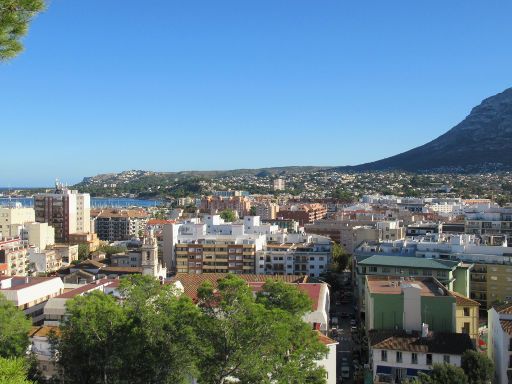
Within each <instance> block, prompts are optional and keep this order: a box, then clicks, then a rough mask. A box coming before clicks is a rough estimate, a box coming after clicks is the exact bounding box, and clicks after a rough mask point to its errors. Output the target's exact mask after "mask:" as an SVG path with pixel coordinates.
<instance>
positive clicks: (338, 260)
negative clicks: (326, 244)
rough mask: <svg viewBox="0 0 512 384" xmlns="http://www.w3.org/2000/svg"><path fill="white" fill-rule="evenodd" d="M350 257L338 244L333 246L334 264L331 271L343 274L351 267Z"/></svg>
mask: <svg viewBox="0 0 512 384" xmlns="http://www.w3.org/2000/svg"><path fill="white" fill-rule="evenodd" d="M349 261H350V255H349V254H348V253H347V252H346V251H345V249H344V248H343V247H342V246H341V245H340V244H338V243H334V244H333V245H332V264H331V270H332V271H334V272H343V271H344V270H345V268H347V266H348V265H349Z"/></svg>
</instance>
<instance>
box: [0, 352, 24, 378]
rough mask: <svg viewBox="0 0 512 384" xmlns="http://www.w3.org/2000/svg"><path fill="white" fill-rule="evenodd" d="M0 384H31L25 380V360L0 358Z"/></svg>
mask: <svg viewBox="0 0 512 384" xmlns="http://www.w3.org/2000/svg"><path fill="white" fill-rule="evenodd" d="M0 383H5V384H31V382H30V381H29V380H27V362H26V361H25V359H22V358H13V359H6V358H3V357H0Z"/></svg>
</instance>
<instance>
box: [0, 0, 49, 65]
mask: <svg viewBox="0 0 512 384" xmlns="http://www.w3.org/2000/svg"><path fill="white" fill-rule="evenodd" d="M43 9H44V1H43V0H0V61H2V60H7V59H11V58H13V57H14V56H16V55H17V54H18V53H20V52H21V51H22V50H23V45H22V44H21V42H20V39H21V38H22V37H23V36H25V35H26V34H27V31H28V25H29V23H30V21H31V20H32V18H33V17H34V16H35V15H36V14H38V13H39V12H41V11H42V10H43Z"/></svg>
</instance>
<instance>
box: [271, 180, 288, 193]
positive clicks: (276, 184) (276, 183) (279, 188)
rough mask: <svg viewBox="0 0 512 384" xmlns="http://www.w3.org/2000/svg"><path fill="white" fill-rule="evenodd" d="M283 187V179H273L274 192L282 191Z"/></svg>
mask: <svg viewBox="0 0 512 384" xmlns="http://www.w3.org/2000/svg"><path fill="white" fill-rule="evenodd" d="M285 185H286V184H285V181H284V180H283V179H275V180H274V191H284V190H285Z"/></svg>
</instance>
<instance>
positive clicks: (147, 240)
mask: <svg viewBox="0 0 512 384" xmlns="http://www.w3.org/2000/svg"><path fill="white" fill-rule="evenodd" d="M141 252H142V254H141V266H142V274H143V275H150V276H153V277H159V278H162V279H165V277H166V275H167V268H165V267H163V266H162V265H161V264H160V261H159V260H158V242H157V239H156V237H155V234H154V232H153V230H152V229H150V230H149V231H148V233H147V236H144V240H143V242H142V247H141Z"/></svg>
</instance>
